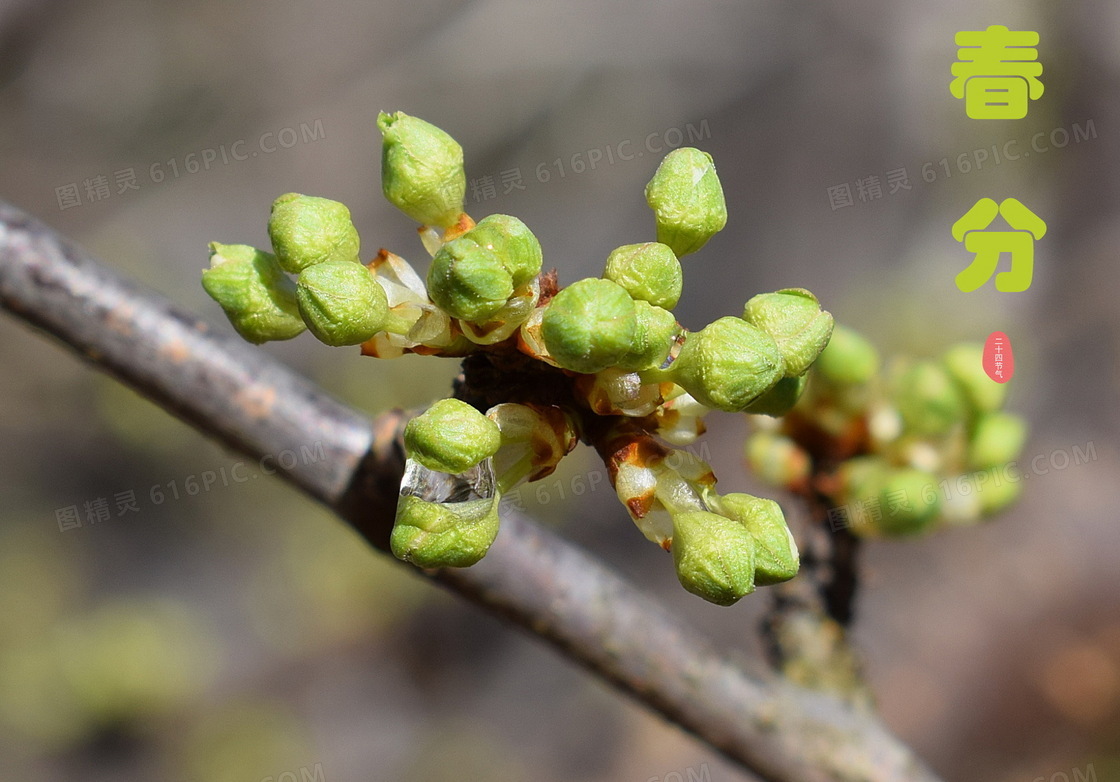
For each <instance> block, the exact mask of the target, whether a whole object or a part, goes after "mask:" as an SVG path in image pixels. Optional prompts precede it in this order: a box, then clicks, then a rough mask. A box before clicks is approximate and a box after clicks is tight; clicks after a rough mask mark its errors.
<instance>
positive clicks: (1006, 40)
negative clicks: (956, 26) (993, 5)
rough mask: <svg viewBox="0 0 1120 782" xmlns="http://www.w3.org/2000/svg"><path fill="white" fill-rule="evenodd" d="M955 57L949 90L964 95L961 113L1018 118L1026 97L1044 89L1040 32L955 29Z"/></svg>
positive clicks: (1023, 111)
mask: <svg viewBox="0 0 1120 782" xmlns="http://www.w3.org/2000/svg"><path fill="white" fill-rule="evenodd" d="M956 43H957V46H959V47H961V48H960V49H958V50H957V59H958V60H960V62H955V63H953V69H952V70H953V77H954V78H953V81H952V82H951V83H950V84H949V91H950V92H952V93H953V97H955V98H964V111H965V114H967V115H968V116H969V117H971V118H972V119H1022V118H1023V117H1025V116H1027V102H1028V100H1038V99H1039V98H1040V97H1042V91H1043V89H1044V87H1043V84H1042V82H1040V81H1039V80H1038V77H1039V76H1041V75H1042V63H1040V62H1037V60H1038V49H1035V48H1033V47H1035V46H1037V45H1038V33H1035V32H1031V31H1029V30H1008V29H1007V28H1006V27H1004V26H1003V25H1001V24H994V25H992V26H990V27H989V28H988V29H987V30H964V31H962V32H959V33H957V37H956Z"/></svg>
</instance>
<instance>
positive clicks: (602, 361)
mask: <svg viewBox="0 0 1120 782" xmlns="http://www.w3.org/2000/svg"><path fill="white" fill-rule="evenodd" d="M637 332H638V318H637V312H636V308H635V306H634V300H633V299H632V298H630V294H628V293H627V292H626V291H625V290H624V289H623V288H622V287H621V286H620V285H618V284H617V283H614V282H611V281H610V280H596V279H590V278H588V279H585V280H579V281H578V282H574V283H572V284H571V285H569V286H568V287H566V288H564V289H563V290H562V291H560V292H559V293H557V294H556V295H555V296H554V297H553V298H552V300H551V301H550V302H549V303H548V306H547V307H546V308H545V310H544V316H543V320H542V322H541V335H542V337H543V339H544V344H545V348H546V349H547V350H548V353H549V355H550V356H552V359H553V360H554V361H555V362H556V363H557V364H559V365H560V366H561V367H564V368H565V369H570V370H572V371H573V372H582V373H584V374H593V373H595V372H599V371H601V370H604V369H606V368H607V367H611V366H614V365H615V364H617V363H618V362H619V360H620V359H622V357H623V356H625V355H626V354H627V353H628V352H629V351H630V350H631V348H632V347H633V345H634V338H635V336H636V335H637Z"/></svg>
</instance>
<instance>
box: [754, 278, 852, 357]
mask: <svg viewBox="0 0 1120 782" xmlns="http://www.w3.org/2000/svg"><path fill="white" fill-rule="evenodd" d="M743 320H745V321H746V322H747V323H750V324H752V325H754V326H758V327H759V328H760V329H762V330H763V331H765V332H766V333H767V334H769V335H770V336H771V337H773V338H774V341H775V342H777V343H778V350H780V351H781V352H782V358H783V360H784V361H785V376H786V377H798V376H799V375H803V374H805V372H806V371H807V370H808V369H809V367H810V365H812V363H813V362H814V361H816V359H817V356H819V355H820V354H821V351H822V350H824V348H825V345H827V344H828V339H829V337H831V336H832V326H833V321H832V315H831V314H829V313H828V312H825V311H823V310H821V306H820V303H819V302H818V301H817V297H816V296H814V295H813V294H812V293H810V292H809V291H807V290H805V289H804V288H785V289H783V290H780V291H777V292H775V293H760V294H758V295H757V296H755V297H754V298H752V299H751V300H750V301H748V302H747V304H746V306H745V307H744V308H743Z"/></svg>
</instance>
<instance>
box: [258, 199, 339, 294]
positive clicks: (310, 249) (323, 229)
mask: <svg viewBox="0 0 1120 782" xmlns="http://www.w3.org/2000/svg"><path fill="white" fill-rule="evenodd" d="M268 236H269V238H270V239H272V249H273V250H274V251H275V252H276V257H277V258H278V259H279V261H280V265H281V266H283V267H284V270H285V271H287V272H291V273H292V274H299V273H300V272H301V271H303V270H304V269H306V268H307V267H308V266H314V265H315V264H317V263H323V262H324V261H357V260H358V244H359V243H358V229H356V228H355V227H354V223H352V222H351V221H350V210H349V209H347V208H346V205H345V204H342V203H339V202H338V201H332V200H330V199H329V198H319V197H317V196H306V195H300V194H299V193H287V194H286V195H282V196H280V197H279V198H277V199H276V200H275V201H273V202H272V215H271V216H270V217H269V218H268Z"/></svg>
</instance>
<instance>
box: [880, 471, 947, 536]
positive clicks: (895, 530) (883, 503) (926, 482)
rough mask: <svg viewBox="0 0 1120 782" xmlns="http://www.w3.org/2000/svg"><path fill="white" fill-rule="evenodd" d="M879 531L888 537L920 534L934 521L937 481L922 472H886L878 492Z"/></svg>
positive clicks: (936, 511) (936, 502) (936, 509)
mask: <svg viewBox="0 0 1120 782" xmlns="http://www.w3.org/2000/svg"><path fill="white" fill-rule="evenodd" d="M879 503H880V512H881V514H882V515H881V517H880V519H879V521H878V525H879V529H881V530H882V531H883V532H885V533H887V534H892V535H908V534H911V533H916V532H921V531H922V530H924V529H925V528H926V527H928V526H929V524H930V523H931V522H933V521H934V520H935V519H936V518H937V514H938V510H939V507H938V505H939V503H938V493H937V478H935V477H934V476H932V475H930V474H929V473H928V472H923V471H922V470H915V469H912V468H903V469H898V470H889V471H888V472H887V473H886V474H885V475H884V476H883V477H882V488H881V489H880V491H879Z"/></svg>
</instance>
